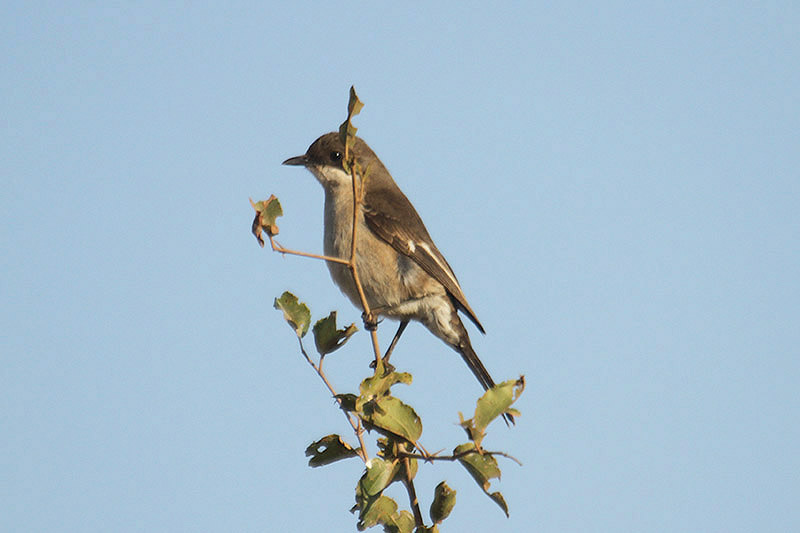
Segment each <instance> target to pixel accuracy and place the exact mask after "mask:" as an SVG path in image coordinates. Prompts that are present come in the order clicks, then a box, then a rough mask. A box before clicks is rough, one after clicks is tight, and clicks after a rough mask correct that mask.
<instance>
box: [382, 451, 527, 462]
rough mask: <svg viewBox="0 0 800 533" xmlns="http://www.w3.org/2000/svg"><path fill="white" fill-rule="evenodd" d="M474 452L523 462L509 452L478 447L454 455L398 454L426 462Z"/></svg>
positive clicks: (457, 457)
mask: <svg viewBox="0 0 800 533" xmlns="http://www.w3.org/2000/svg"><path fill="white" fill-rule="evenodd" d="M473 453H478V454H481V455H499V456H500V457H505V458H506V459H511V460H512V461H514V462H515V463H517V464H518V465H519V466H522V462H521V461H520V460H519V459H517V458H516V457H514V456H513V455H510V454H507V453H506V452H490V451H488V450H478V449H477V448H473V449H471V450H464V451H463V452H461V453H456V454H453V455H436V454H434V455H427V454H420V453H408V452H404V451H399V452H398V453H397V455H399V456H400V457H404V458H408V459H422V460H423V461H425V462H426V463H432V462H433V461H457V460H459V459H461V458H462V457H464V456H466V455H470V454H473Z"/></svg>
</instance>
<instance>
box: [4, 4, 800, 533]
mask: <svg viewBox="0 0 800 533" xmlns="http://www.w3.org/2000/svg"><path fill="white" fill-rule="evenodd" d="M436 4H437V5H436V6H435V7H422V6H417V7H413V8H404V7H398V5H397V4H396V3H387V2H377V3H376V2H353V3H339V2H324V3H323V2H314V3H310V2H280V3H278V2H275V3H272V4H270V3H269V2H264V3H262V2H259V3H240V2H228V3H226V5H225V6H223V3H221V2H219V3H200V2H198V3H184V2H136V3H107V2H87V3H84V2H49V3H48V2H15V1H10V2H9V1H7V2H3V3H2V7H0V49H1V50H2V53H0V66H1V67H2V68H1V69H0V95H2V97H0V116H1V117H2V123H1V124H0V126H1V128H2V129H1V130H0V176H2V191H3V192H2V195H0V212H1V213H2V227H0V239H2V240H1V241H0V242H1V243H2V252H1V253H0V255H1V256H2V258H1V259H0V264H1V265H2V279H1V283H2V285H1V290H2V301H3V305H2V311H0V313H1V316H2V321H1V322H0V328H2V331H1V335H0V337H1V338H0V350H1V351H2V356H1V357H2V366H1V367H0V433H1V435H0V480H2V481H0V501H2V502H3V504H2V507H3V509H2V511H0V530H3V531H354V530H355V517H354V516H352V515H351V514H349V513H348V512H347V510H348V509H349V508H350V506H351V505H352V504H353V487H354V485H355V482H356V480H357V478H358V477H359V475H360V473H361V470H362V468H363V465H361V464H360V463H359V462H358V461H357V460H353V461H350V462H343V463H338V464H336V465H333V466H329V467H327V468H324V469H314V470H312V469H310V468H308V466H307V465H306V458H305V457H304V455H303V452H304V449H305V447H306V445H307V444H309V443H310V442H311V441H312V440H314V439H316V438H318V437H321V436H323V435H325V434H327V433H331V432H339V433H341V434H343V435H344V436H345V437H347V438H348V439H351V440H352V435H351V433H350V432H349V427H348V426H347V425H346V423H345V421H344V418H343V417H342V416H341V414H340V413H338V412H337V410H336V409H335V408H334V405H333V402H332V401H331V400H330V398H329V395H328V393H327V391H326V390H325V389H324V387H323V386H322V384H321V383H320V382H319V380H318V378H317V377H316V376H315V375H314V374H313V372H312V371H311V369H310V368H309V367H308V366H307V365H306V363H305V362H304V361H303V359H302V358H301V356H300V355H299V353H298V350H297V343H296V341H295V339H294V336H293V333H292V332H291V331H290V329H289V328H288V327H287V326H286V325H285V324H284V322H283V321H282V319H281V317H280V315H279V314H278V313H277V312H276V311H274V310H273V309H272V300H273V298H274V297H275V296H277V295H279V294H280V293H281V292H283V291H284V290H285V289H292V290H293V291H294V292H296V293H297V294H298V295H299V296H300V297H301V299H303V300H305V301H307V302H308V303H309V304H310V305H311V307H312V311H313V313H314V317H315V318H319V317H321V316H323V315H326V314H327V313H328V312H329V311H330V310H332V309H339V310H340V313H339V317H340V320H341V321H344V322H347V323H349V322H354V321H355V322H360V312H359V311H357V310H356V309H354V308H353V307H352V306H351V305H350V304H349V303H348V302H347V301H346V300H345V299H344V297H343V296H342V295H341V294H340V293H339V291H338V290H337V289H336V288H335V287H334V286H333V284H332V282H331V280H330V278H329V277H328V274H327V271H326V269H325V267H324V265H323V264H321V263H319V262H315V261H308V260H303V259H298V258H293V257H285V258H282V257H280V256H279V255H277V254H274V253H272V252H270V251H268V250H264V249H261V248H259V247H258V245H257V243H256V241H255V239H254V238H253V236H252V235H251V234H250V223H251V221H252V215H253V212H252V210H251V208H250V205H249V203H248V197H253V198H254V199H261V198H266V197H267V196H269V195H270V194H272V193H274V194H276V195H278V196H279V197H280V199H281V201H282V203H283V207H284V210H285V212H286V216H285V217H284V218H283V219H282V221H281V223H280V225H281V229H282V232H281V236H280V240H281V242H282V243H283V244H285V245H287V246H290V247H293V248H297V249H303V250H308V251H312V252H313V251H320V250H321V241H322V239H321V235H322V230H321V224H322V189H321V188H320V187H319V185H318V184H317V183H316V181H315V180H314V178H313V177H312V176H311V175H310V174H309V173H307V172H306V171H304V170H302V169H298V168H290V167H282V166H281V165H280V163H281V161H283V160H284V159H286V158H287V157H290V156H294V155H298V154H301V153H303V152H304V151H305V150H306V148H307V146H308V145H309V144H310V143H311V142H312V141H313V140H314V139H315V138H316V137H317V136H318V135H320V134H322V133H324V132H327V131H331V130H334V129H336V128H337V127H338V125H339V123H340V122H341V121H342V120H343V119H344V116H345V108H346V103H347V90H348V88H349V87H350V85H351V84H354V85H355V86H356V88H357V90H358V92H359V95H360V97H361V99H362V100H363V101H364V103H365V104H366V107H365V108H364V110H363V111H362V114H361V115H360V116H359V117H357V119H356V125H357V126H358V127H359V131H360V134H362V135H363V137H364V138H365V139H366V140H367V141H368V142H369V143H370V145H371V146H372V147H373V148H374V149H375V151H376V152H377V153H378V154H379V156H380V157H381V158H382V160H383V162H384V163H385V164H386V165H387V167H388V168H389V169H390V170H391V172H392V173H393V175H394V177H395V179H396V181H397V182H398V183H399V184H400V186H401V187H402V188H403V190H404V191H405V192H406V194H407V195H408V196H409V198H410V199H411V200H412V201H413V202H414V204H415V205H416V207H417V209H418V211H419V212H420V214H421V215H422V217H423V219H424V220H425V222H426V224H427V226H428V229H429V231H430V233H431V234H432V236H433V237H434V239H435V240H436V242H437V244H438V246H439V248H440V249H441V250H442V251H443V252H444V254H445V255H446V256H447V258H448V260H449V262H450V263H451V265H452V266H453V268H454V269H455V271H456V273H457V275H458V276H459V278H460V281H461V283H462V285H463V287H464V291H465V293H466V294H467V297H468V298H469V300H470V303H471V304H472V307H473V308H474V309H475V311H476V312H477V315H478V317H479V318H480V319H481V321H482V322H483V324H484V325H485V327H486V330H487V335H486V336H482V335H480V334H479V333H478V332H477V331H475V329H474V328H472V329H471V330H470V331H471V333H472V336H473V342H474V344H475V348H476V350H477V351H478V353H479V354H480V355H481V357H482V359H483V360H484V362H485V363H486V366H487V367H488V368H489V369H490V371H491V372H492V374H493V375H494V376H495V377H496V379H498V380H501V379H509V378H514V377H516V376H518V375H519V374H524V375H525V376H526V378H527V383H528V387H527V389H526V391H525V394H524V395H523V398H522V399H521V400H520V402H519V405H518V407H519V408H520V409H521V411H522V412H523V417H522V418H521V419H520V420H519V423H518V425H517V427H515V428H513V429H510V430H509V429H507V428H505V427H504V426H503V425H502V424H498V425H497V426H496V427H493V428H492V430H491V432H490V435H489V437H488V438H487V439H488V440H487V446H489V447H491V448H496V449H502V450H506V451H508V452H510V453H512V454H513V455H515V456H517V457H518V458H520V459H521V460H522V462H523V463H524V466H522V467H518V466H516V465H515V464H513V463H511V462H508V461H502V462H501V466H502V467H503V471H504V475H503V479H502V481H500V482H499V483H498V482H495V486H496V487H497V488H498V489H499V490H501V491H502V492H503V493H504V495H505V496H506V499H507V501H508V503H509V505H510V508H511V518H510V519H506V517H505V516H504V515H503V514H502V512H501V511H500V510H499V509H498V508H497V507H496V506H495V504H494V503H493V502H491V501H490V500H489V499H488V498H486V497H485V496H484V495H483V493H482V492H480V490H479V489H478V487H477V486H476V485H475V484H474V483H473V481H472V480H471V479H470V478H469V477H468V476H467V474H466V473H465V472H464V471H463V470H462V469H461V468H460V467H459V466H458V465H451V464H439V465H436V466H425V467H421V469H420V470H421V473H420V476H419V478H418V480H419V481H418V491H419V493H420V497H421V499H422V503H423V509H424V510H427V507H428V505H429V504H430V500H431V494H432V491H433V487H434V486H435V484H436V483H438V481H440V480H442V479H447V481H448V483H449V484H450V485H451V486H452V487H453V488H455V489H457V491H458V504H457V506H456V508H455V511H454V513H453V515H452V516H451V518H450V519H449V520H448V522H446V523H445V528H444V531H542V532H546V531H552V532H560V531H725V532H731V531H798V530H800V507H798V505H797V502H798V498H799V497H800V454H798V449H799V446H798V444H800V393H799V392H798V383H800V360H799V359H798V351H799V349H798V347H799V346H800V290H798V288H799V287H800V281H799V280H798V274H800V201H799V200H800V170H798V169H800V105H798V103H799V102H798V99H799V98H798V95H800V68H799V66H800V37H798V35H799V34H798V28H800V7H798V6H800V4H798V3H797V2H794V1H786V2H757V3H756V2H751V3H740V2H643V3H642V2H602V3H588V4H585V3H570V2H558V3H556V4H554V5H539V4H537V3H525V4H523V3H514V4H510V3H505V4H504V3H500V4H496V3H492V2H478V3H473V2H452V3H444V2H437V3H436ZM393 329H394V325H393V324H392V323H389V322H387V323H386V324H385V325H384V327H381V328H380V330H379V333H380V336H381V339H382V342H383V343H384V344H385V343H387V342H388V340H389V339H390V338H391V335H392V333H393ZM369 353H370V351H369V339H368V336H367V335H366V334H364V333H363V332H361V333H359V334H358V335H357V336H356V337H355V338H354V339H353V340H352V342H351V344H350V345H349V346H348V347H347V348H346V349H344V350H342V351H340V352H337V353H336V354H335V355H334V356H331V357H330V359H329V361H328V362H327V363H326V366H327V368H328V371H329V373H330V377H331V379H332V380H333V382H334V384H335V385H336V386H337V388H338V389H339V390H341V391H347V390H355V389H356V387H357V383H358V380H359V379H360V378H361V377H363V376H364V375H366V373H367V372H368V369H367V364H368V362H369V357H370V356H369ZM394 362H395V364H397V365H398V366H399V368H400V369H401V370H406V371H409V372H411V373H413V375H414V378H415V381H414V384H413V385H412V386H411V387H410V388H408V389H405V390H400V391H399V394H400V395H401V396H402V397H403V398H405V399H407V400H409V401H412V399H413V403H414V405H415V406H416V407H417V408H418V411H419V412H420V414H421V415H422V417H423V421H424V423H425V431H424V433H423V439H422V442H423V444H424V445H425V446H426V447H427V448H428V449H430V450H438V449H440V448H450V447H452V446H454V445H455V444H458V443H460V442H462V441H463V440H464V437H463V433H462V431H461V430H460V429H459V428H458V427H457V426H456V425H455V424H454V423H455V422H456V421H457V413H458V411H463V412H465V413H468V412H470V411H471V410H472V409H473V408H474V402H475V399H476V398H477V397H478V395H479V394H480V392H481V391H480V387H479V386H478V384H477V383H476V382H475V380H474V379H473V377H472V376H471V374H470V373H469V371H468V370H467V368H466V367H465V365H464V364H463V363H462V362H461V360H460V358H459V357H458V355H457V354H456V353H455V352H453V351H451V350H450V349H449V348H447V347H446V346H444V345H443V344H442V343H441V342H440V341H438V340H437V339H435V338H433V337H432V336H431V335H429V334H428V333H427V332H426V331H425V330H424V329H423V328H422V327H421V326H419V325H412V326H411V327H410V328H409V330H408V331H407V333H406V336H405V338H404V339H403V341H402V343H401V344H400V346H399V347H398V349H397V351H396V352H395V356H394ZM393 494H394V495H396V496H397V497H398V499H399V500H400V501H401V502H402V504H403V505H406V500H405V497H404V494H403V493H402V492H400V491H393Z"/></svg>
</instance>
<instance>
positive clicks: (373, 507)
mask: <svg viewBox="0 0 800 533" xmlns="http://www.w3.org/2000/svg"><path fill="white" fill-rule="evenodd" d="M363 504H364V505H363V507H362V506H360V505H359V504H358V503H357V504H356V506H357V507H358V509H359V510H360V512H359V515H358V524H357V525H356V527H357V528H358V530H359V531H364V530H365V529H367V528H369V527H372V526H377V525H378V524H386V523H387V522H388V523H392V522H394V521H395V520H394V516H393V515H398V513H397V503H396V502H395V501H394V500H393V499H391V498H389V497H388V496H383V495H381V496H379V497H377V498H367V499H366V500H365V501H364V502H363Z"/></svg>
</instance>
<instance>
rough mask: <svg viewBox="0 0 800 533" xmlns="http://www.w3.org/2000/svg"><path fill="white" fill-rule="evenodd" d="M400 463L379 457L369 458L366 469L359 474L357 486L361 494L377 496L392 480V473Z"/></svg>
mask: <svg viewBox="0 0 800 533" xmlns="http://www.w3.org/2000/svg"><path fill="white" fill-rule="evenodd" d="M398 468H400V465H399V464H398V463H396V462H392V461H385V460H383V459H380V458H373V459H370V461H369V464H368V465H367V471H366V472H364V475H363V476H361V480H360V481H359V486H360V487H361V491H362V493H363V494H365V495H367V496H377V495H378V494H380V493H381V491H383V489H385V488H386V487H387V486H388V485H389V483H391V482H392V479H393V478H394V474H395V472H396V471H397V469H398Z"/></svg>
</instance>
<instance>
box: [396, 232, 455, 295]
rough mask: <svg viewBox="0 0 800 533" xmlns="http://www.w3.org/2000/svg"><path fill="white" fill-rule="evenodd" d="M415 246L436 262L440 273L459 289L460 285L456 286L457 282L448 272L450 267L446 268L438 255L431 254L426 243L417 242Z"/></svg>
mask: <svg viewBox="0 0 800 533" xmlns="http://www.w3.org/2000/svg"><path fill="white" fill-rule="evenodd" d="M410 242H411V241H409V243H410ZM417 245H418V246H419V247H420V248H422V249H423V250H424V251H425V253H426V254H428V257H430V258H431V259H433V260H434V261H435V262H436V264H437V265H439V268H441V269H442V272H444V273H445V274H446V275H447V277H448V278H450V279H451V280H452V281H453V284H454V285H455V286H456V287H459V288H460V287H461V285H459V284H458V280H457V279H456V277H455V276H454V275H453V273H452V272H451V271H450V267H448V266H447V265H446V264H445V263H443V262H442V260H441V259H439V256H438V254H435V253H433V252H432V251H431V248H430V246H428V243H425V242H417ZM413 250H414V248H412V251H413Z"/></svg>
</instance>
